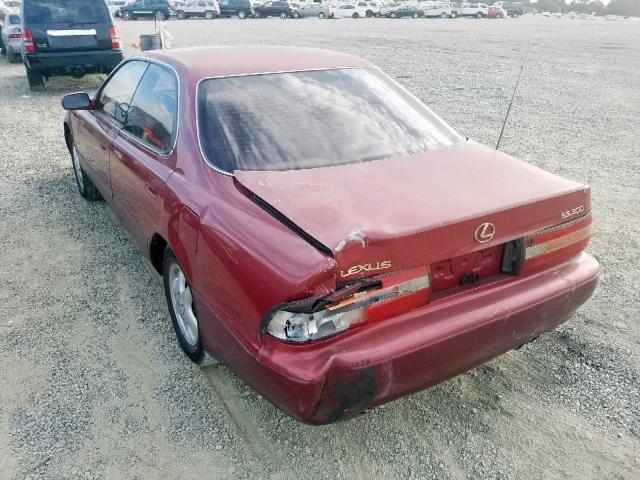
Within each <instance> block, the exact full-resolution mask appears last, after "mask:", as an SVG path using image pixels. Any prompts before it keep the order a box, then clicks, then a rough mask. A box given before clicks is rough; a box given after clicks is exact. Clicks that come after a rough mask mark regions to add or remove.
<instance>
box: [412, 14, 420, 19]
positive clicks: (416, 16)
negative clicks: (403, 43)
mask: <svg viewBox="0 0 640 480" xmlns="http://www.w3.org/2000/svg"><path fill="white" fill-rule="evenodd" d="M411 16H412V17H413V18H418V17H419V16H420V15H418V14H417V13H414V14H413V15H411Z"/></svg>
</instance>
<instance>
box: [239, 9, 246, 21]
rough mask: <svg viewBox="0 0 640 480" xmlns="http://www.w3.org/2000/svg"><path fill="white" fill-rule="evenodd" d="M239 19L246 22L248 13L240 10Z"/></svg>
mask: <svg viewBox="0 0 640 480" xmlns="http://www.w3.org/2000/svg"><path fill="white" fill-rule="evenodd" d="M238 18H239V19H240V20H244V19H245V18H247V12H245V11H244V10H240V11H239V12H238Z"/></svg>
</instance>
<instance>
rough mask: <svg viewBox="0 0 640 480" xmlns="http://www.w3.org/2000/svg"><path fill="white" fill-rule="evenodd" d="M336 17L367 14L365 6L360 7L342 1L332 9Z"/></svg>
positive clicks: (355, 16) (363, 15) (358, 16)
mask: <svg viewBox="0 0 640 480" xmlns="http://www.w3.org/2000/svg"><path fill="white" fill-rule="evenodd" d="M333 13H334V15H335V16H336V17H338V18H360V17H366V16H367V7H361V6H358V5H356V4H353V3H342V4H340V5H338V7H337V8H336V9H335V10H334V11H333Z"/></svg>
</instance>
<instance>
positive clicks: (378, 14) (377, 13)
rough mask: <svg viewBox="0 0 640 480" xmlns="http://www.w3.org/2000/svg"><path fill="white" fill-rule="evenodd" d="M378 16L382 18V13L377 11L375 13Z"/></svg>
mask: <svg viewBox="0 0 640 480" xmlns="http://www.w3.org/2000/svg"><path fill="white" fill-rule="evenodd" d="M374 16H375V17H376V18H380V17H381V16H382V14H381V13H380V12H376V14H375V15H374Z"/></svg>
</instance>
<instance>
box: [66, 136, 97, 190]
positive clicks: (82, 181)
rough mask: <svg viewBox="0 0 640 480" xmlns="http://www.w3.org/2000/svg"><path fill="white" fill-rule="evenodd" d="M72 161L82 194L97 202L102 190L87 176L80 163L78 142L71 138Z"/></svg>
mask: <svg viewBox="0 0 640 480" xmlns="http://www.w3.org/2000/svg"><path fill="white" fill-rule="evenodd" d="M70 150H71V162H72V164H73V173H74V174H75V177H76V183H77V185H78V191H79V192H80V195H81V196H82V197H83V198H85V199H87V200H89V201H90V202H95V201H96V200H100V199H101V198H102V197H101V196H100V192H99V191H98V189H97V188H96V186H95V185H94V184H93V182H92V181H91V179H90V178H89V177H87V175H86V174H85V173H84V170H83V169H82V165H80V156H79V155H78V150H76V144H75V142H74V141H73V138H71V149H70Z"/></svg>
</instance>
